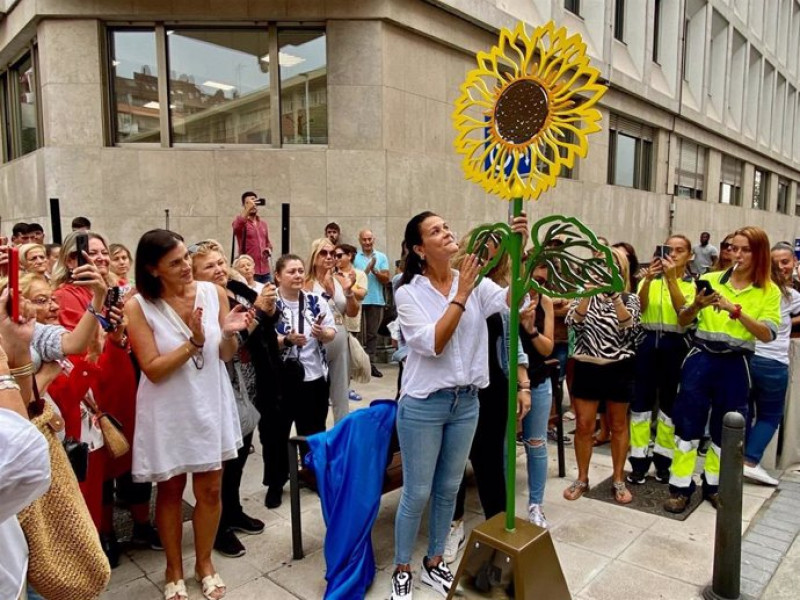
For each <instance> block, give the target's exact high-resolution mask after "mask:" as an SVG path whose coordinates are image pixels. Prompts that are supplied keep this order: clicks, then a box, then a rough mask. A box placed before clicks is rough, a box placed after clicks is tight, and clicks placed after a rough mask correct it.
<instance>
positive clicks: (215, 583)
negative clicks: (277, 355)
mask: <svg viewBox="0 0 800 600" xmlns="http://www.w3.org/2000/svg"><path fill="white" fill-rule="evenodd" d="M195 577H196V578H197V581H198V582H200V585H201V586H202V587H203V597H204V598H206V600H220V599H221V598H222V597H224V596H225V592H227V591H228V590H227V587H226V586H225V582H224V581H222V577H220V576H219V573H214V574H213V575H206V576H205V577H203V578H202V579H201V578H200V575H197V574H195Z"/></svg>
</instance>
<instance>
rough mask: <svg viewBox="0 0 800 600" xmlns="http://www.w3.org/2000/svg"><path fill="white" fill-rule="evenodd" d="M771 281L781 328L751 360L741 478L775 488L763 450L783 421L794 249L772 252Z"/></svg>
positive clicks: (797, 304) (798, 300)
mask: <svg viewBox="0 0 800 600" xmlns="http://www.w3.org/2000/svg"><path fill="white" fill-rule="evenodd" d="M771 254H772V266H773V269H772V273H773V281H775V283H776V284H777V285H778V287H780V289H781V324H780V327H779V328H778V335H777V337H776V338H775V339H774V340H773V341H771V342H767V343H766V344H765V343H764V342H759V341H756V352H755V355H754V356H753V358H751V359H750V377H751V379H752V389H751V390H750V401H751V406H753V408H754V409H755V411H754V412H755V419H748V423H747V445H746V447H745V451H744V476H745V477H747V478H748V479H752V480H753V481H758V482H760V483H765V484H767V485H778V483H780V482H779V481H778V480H777V479H775V478H774V477H772V476H771V475H770V474H769V473H767V472H766V470H764V467H762V466H761V464H760V463H761V458H762V457H763V456H764V450H765V448H766V447H767V445H768V444H769V443H770V441H771V440H772V437H773V436H774V435H775V432H776V431H777V430H778V425H780V424H781V419H783V406H784V402H785V400H786V388H787V387H788V385H789V336H790V334H791V332H792V324H793V323H794V322H795V321H799V320H800V317H798V316H794V317H793V315H798V313H800V293H798V292H797V290H795V289H793V288H792V271H793V270H794V262H795V261H794V249H793V248H792V246H791V244H788V243H787V242H779V243H777V244H775V246H773V248H772V253H771Z"/></svg>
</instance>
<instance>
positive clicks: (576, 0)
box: [564, 0, 581, 15]
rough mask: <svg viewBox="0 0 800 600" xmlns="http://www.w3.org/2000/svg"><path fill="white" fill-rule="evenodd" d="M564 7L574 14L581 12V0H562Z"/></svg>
mask: <svg viewBox="0 0 800 600" xmlns="http://www.w3.org/2000/svg"><path fill="white" fill-rule="evenodd" d="M564 8H566V9H567V10H568V11H569V12H571V13H575V14H576V15H580V14H581V0H564Z"/></svg>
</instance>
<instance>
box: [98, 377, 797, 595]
mask: <svg viewBox="0 0 800 600" xmlns="http://www.w3.org/2000/svg"><path fill="white" fill-rule="evenodd" d="M382 370H383V372H384V373H385V377H383V378H382V379H374V380H373V381H372V382H370V383H369V384H366V385H362V386H356V389H358V391H359V392H360V393H362V394H363V396H364V398H365V400H364V401H363V402H361V403H351V407H352V408H353V409H360V408H363V407H365V406H367V405H368V402H369V400H371V399H376V398H392V397H394V386H395V381H396V374H397V371H396V369H395V368H394V367H382ZM260 452H261V448H260V444H258V443H256V454H253V455H251V456H250V459H249V461H248V463H247V467H246V469H245V474H244V478H243V481H242V498H243V505H244V509H245V512H247V513H248V514H250V515H252V516H254V517H257V518H260V519H262V520H264V522H265V523H266V525H267V527H266V530H265V531H264V533H263V534H261V535H259V536H240V539H241V540H242V542H243V543H244V545H245V547H246V548H247V554H246V555H245V556H243V557H241V558H237V559H227V558H224V557H222V556H219V555H217V554H216V553H215V554H214V561H215V565H216V567H217V568H218V570H219V572H220V574H221V575H222V577H223V578H224V579H225V582H226V583H227V584H228V590H229V591H228V594H227V595H226V598H227V599H228V600H256V599H258V600H262V599H269V600H294V599H303V600H317V599H320V598H322V597H323V595H324V592H325V579H324V572H325V561H324V556H323V552H322V544H323V539H324V535H325V528H324V524H323V521H322V514H321V510H320V505H319V499H318V498H317V497H316V495H315V494H313V493H310V492H308V491H307V490H303V491H302V510H303V535H304V542H305V550H306V558H305V559H303V560H299V561H294V560H292V558H291V554H292V550H291V529H290V516H289V498H288V486H287V492H286V493H285V494H284V503H283V505H282V506H280V507H279V508H278V509H275V510H267V509H266V508H265V507H264V505H263V500H264V492H265V490H264V489H263V487H262V486H261V460H260V458H261V457H260ZM556 473H557V467H556V457H555V447H554V446H550V477H549V479H548V483H547V491H546V494H545V497H546V499H545V504H544V511H545V514H546V516H547V519H548V521H549V523H550V526H551V533H552V536H553V539H554V540H555V546H556V550H557V552H558V555H559V558H560V561H561V565H562V568H563V570H564V573H565V575H566V579H567V582H568V584H569V588H570V590H571V592H572V594H573V597H574V598H576V600H606V599H608V600H618V599H619V598H636V599H637V600H657V599H670V600H693V599H700V598H701V592H702V588H703V586H705V585H706V584H708V583H709V582H710V581H711V574H712V564H713V558H712V554H713V544H714V528H715V514H716V513H715V511H714V509H713V508H711V506H710V505H709V504H708V503H703V505H701V506H700V507H699V508H698V509H697V510H696V511H695V512H694V513H693V514H692V515H691V516H689V517H688V518H687V519H686V520H685V521H682V522H681V521H674V520H671V519H665V518H662V517H658V516H655V515H648V514H645V513H642V512H639V511H635V510H632V509H627V508H622V507H617V506H614V505H612V504H608V503H605V502H599V501H597V500H591V499H588V498H581V499H580V500H578V501H575V502H567V501H566V500H564V499H563V498H562V496H561V493H562V490H563V489H564V487H565V486H566V485H567V484H568V483H569V481H570V478H571V477H574V476H575V474H576V471H575V463H574V455H573V453H572V451H571V449H569V448H568V449H567V478H565V479H563V480H562V479H559V478H558V477H556ZM610 474H611V457H610V456H608V455H606V454H600V453H595V456H594V457H593V460H592V467H591V473H590V481H592V482H600V481H602V480H603V479H605V478H606V477H608V476H609V475H610ZM526 478H527V471H526V467H525V456H524V451H523V450H522V448H518V453H517V486H516V490H517V494H516V497H517V502H516V506H517V514H518V515H519V516H520V517H523V518H526V517H527V481H526ZM470 483H471V486H470V487H469V488H468V491H467V514H466V516H465V523H466V526H467V528H468V529H469V528H472V527H474V526H475V525H477V524H479V523H480V522H482V520H483V515H482V512H481V510H480V506H479V504H478V500H477V493H476V490H475V488H474V482H470ZM633 491H634V493H635V489H634V490H633ZM773 491H774V490H773V489H772V488H768V487H763V486H756V485H751V484H745V489H744V508H743V519H744V520H743V523H742V531H743V532H744V531H746V530H747V529H748V527H749V526H750V523H751V521H753V519H754V518H756V516H757V515H758V514H759V511H760V510H761V509H762V506H764V503H765V502H766V501H767V500H769V499H770V497H771V496H772V494H773ZM609 493H610V492H609ZM787 497H788V496H787ZM399 498H400V491H399V490H398V491H395V492H392V493H390V494H386V495H384V496H383V499H382V502H381V509H380V512H379V515H378V519H377V522H376V524H375V527H374V530H373V541H374V545H375V555H376V561H377V564H378V569H379V571H378V573H377V575H376V577H375V582H374V583H373V585H372V587H371V589H370V590H369V593H368V594H367V598H368V599H370V600H379V599H385V598H388V597H389V595H390V584H389V582H390V577H391V573H392V569H393V565H392V558H393V541H394V537H393V530H394V514H395V511H396V509H397V504H398V502H399ZM186 499H187V501H188V502H190V503H193V498H192V497H191V492H190V491H189V490H187V494H186ZM426 532H427V529H426V525H425V520H423V527H422V530H421V531H420V535H419V537H418V540H417V547H416V550H415V553H414V559H415V560H416V561H420V560H421V559H422V556H423V554H424V551H425V547H426ZM192 539H193V538H192V529H191V523H185V524H184V541H183V548H184V559H185V563H184V570H185V574H186V576H187V585H188V587H189V594H190V598H196V599H199V598H201V597H202V595H201V593H200V588H199V586H198V584H197V583H196V582H194V581H193V580H190V579H191V574H192V569H193V555H194V550H193V546H192ZM777 564H778V565H779V566H778V567H777V570H776V571H775V574H774V577H772V579H771V581H767V582H766V587H765V592H764V595H763V598H764V599H765V600H766V599H768V600H779V599H783V598H796V597H797V589H798V587H800V586H799V584H800V568H798V567H800V542H798V541H797V540H794V542H793V544H792V545H791V547H790V548H789V549H788V553H787V554H786V559H785V560H784V561H783V562H782V563H781V561H777ZM163 571H164V556H163V553H161V552H154V551H149V550H142V551H133V552H130V553H129V554H128V555H126V556H124V557H123V559H122V564H121V565H120V566H119V567H118V568H117V569H115V570H114V571H113V573H112V579H111V583H110V585H109V589H108V591H107V592H106V593H105V594H104V595H103V596H102V599H103V600H158V599H159V598H163V595H162V593H161V588H162V586H163V584H164V575H163ZM453 571H454V572H455V567H453ZM416 579H417V580H418V577H417V578H416ZM743 591H745V590H743ZM436 598H440V596H439V595H438V594H436V593H434V592H432V591H431V590H430V589H428V588H426V587H424V586H420V587H417V588H416V589H415V599H416V600H434V599H436Z"/></svg>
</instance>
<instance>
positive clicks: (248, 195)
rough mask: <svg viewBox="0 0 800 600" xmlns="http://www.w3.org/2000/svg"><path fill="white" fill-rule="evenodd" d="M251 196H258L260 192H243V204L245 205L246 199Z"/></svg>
mask: <svg viewBox="0 0 800 600" xmlns="http://www.w3.org/2000/svg"><path fill="white" fill-rule="evenodd" d="M250 196H253V198H258V194H256V193H255V192H245V193H244V194H242V206H244V201H245V200H247V199H248V198H249V197H250Z"/></svg>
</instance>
